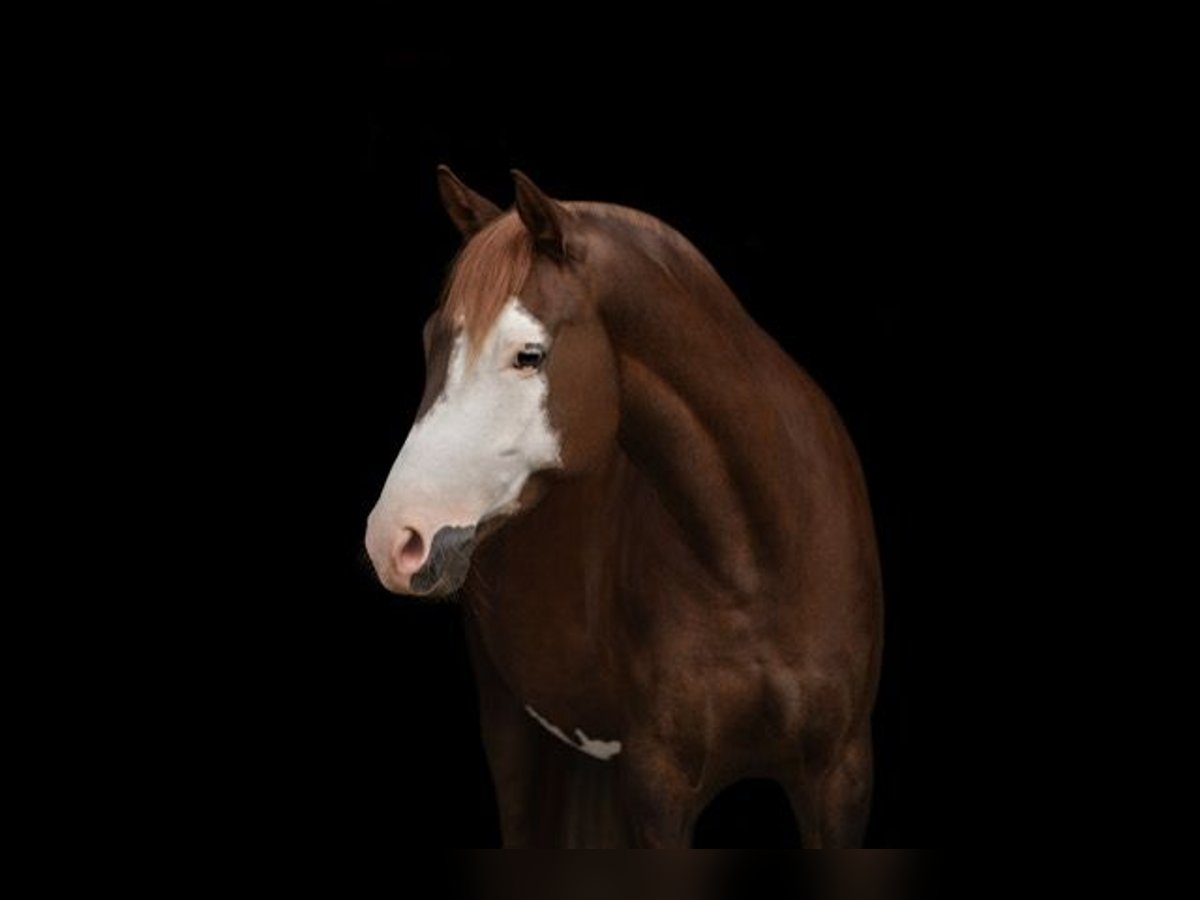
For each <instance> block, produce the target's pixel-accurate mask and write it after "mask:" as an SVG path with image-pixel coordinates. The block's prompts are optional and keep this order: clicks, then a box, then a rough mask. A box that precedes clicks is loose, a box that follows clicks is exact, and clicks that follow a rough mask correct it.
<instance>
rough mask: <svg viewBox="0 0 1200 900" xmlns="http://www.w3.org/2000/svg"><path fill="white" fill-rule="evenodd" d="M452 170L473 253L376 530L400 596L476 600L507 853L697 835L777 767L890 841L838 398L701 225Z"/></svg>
mask: <svg viewBox="0 0 1200 900" xmlns="http://www.w3.org/2000/svg"><path fill="white" fill-rule="evenodd" d="M514 178H515V185H516V203H515V207H514V208H513V209H510V210H508V211H501V210H500V209H499V208H498V207H497V206H495V205H494V204H493V203H491V202H490V201H488V200H486V199H485V198H483V197H482V196H480V195H479V194H477V193H475V192H474V191H472V190H471V189H470V188H468V187H467V186H466V185H464V184H463V183H462V182H461V181H459V179H458V178H457V177H455V176H454V175H453V174H452V173H451V172H450V170H449V169H446V168H444V167H443V168H441V169H440V170H439V187H440V191H441V196H442V199H443V201H444V203H445V206H446V209H447V211H448V212H449V214H450V217H451V219H452V220H453V221H454V223H455V225H457V227H458V229H459V230H460V231H461V232H462V234H463V237H464V245H463V247H462V250H461V252H460V253H459V255H458V258H457V259H456V261H455V263H454V266H453V269H452V271H451V274H450V276H449V278H448V280H447V283H446V286H445V290H444V293H443V296H442V298H441V301H440V303H439V304H438V306H437V308H436V309H435V310H434V312H433V314H432V316H430V318H429V321H428V323H427V324H426V326H425V332H424V342H425V352H426V359H427V366H428V368H427V373H426V389H425V395H424V398H423V400H422V402H421V405H420V408H419V410H418V412H417V417H416V422H415V423H414V425H413V426H412V430H411V432H410V434H409V436H408V438H407V440H406V441H405V443H404V446H403V448H402V449H401V450H400V454H399V456H398V457H397V459H396V461H395V464H394V465H393V466H392V469H391V472H390V473H389V475H388V477H387V481H386V483H385V484H384V487H383V491H382V494H381V496H380V498H379V501H378V503H377V504H376V506H375V508H374V510H372V512H371V514H370V516H369V518H368V521H367V533H366V545H367V550H368V553H369V555H370V557H371V560H372V563H373V564H374V567H375V570H376V572H377V573H378V576H379V579H380V581H381V582H382V583H383V584H384V586H385V587H387V588H388V589H389V590H392V591H394V592H397V593H401V594H413V595H417V596H421V597H427V598H440V597H448V596H461V598H462V599H463V601H464V606H465V610H466V630H467V635H468V641H469V645H470V651H471V656H472V661H473V664H474V668H475V671H476V675H477V679H478V687H479V698H480V716H481V725H482V734H483V741H484V747H485V750H486V753H487V757H488V761H489V765H490V767H491V771H492V776H493V780H494V783H495V787H496V794H497V802H498V807H499V813H500V823H501V829H502V832H503V838H504V844H505V846H506V847H622V846H626V847H628V846H633V847H664V848H666V847H688V846H690V843H691V834H692V828H693V825H694V823H695V821H696V819H697V817H698V816H699V814H700V813H701V812H702V810H703V809H704V807H705V806H706V805H707V804H708V803H709V801H710V800H711V799H712V798H713V797H715V796H716V794H717V793H719V792H720V791H721V790H723V789H724V788H726V787H727V786H729V785H731V784H734V783H736V782H738V781H740V780H741V779H744V778H751V777H758V778H763V777H765V778H771V779H775V780H776V781H778V783H779V784H781V785H782V786H783V788H784V789H785V791H786V792H787V794H788V796H789V797H790V799H791V801H792V806H793V809H794V811H795V814H796V817H797V821H798V823H799V826H800V833H801V835H802V839H803V842H804V846H805V847H806V848H810V849H816V848H853V847H858V846H861V841H862V836H863V831H864V828H865V824H866V819H867V814H868V808H869V804H870V795H871V782H872V758H871V734H870V713H871V708H872V706H873V703H874V698H875V692H876V685H877V682H878V676H879V662H880V646H881V622H882V600H881V585H880V572H879V561H878V554H877V550H876V544H875V537H874V529H873V525H872V521H871V512H870V506H869V504H868V500H867V492H866V487H865V484H864V480H863V476H862V472H861V469H860V466H859V463H858V460H857V456H856V454H855V451H854V448H853V446H852V444H851V442H850V439H849V437H848V436H847V434H846V431H845V429H844V427H843V426H842V424H841V422H840V420H839V418H838V416H837V413H836V412H835V411H834V409H833V407H832V405H831V404H830V402H829V400H828V399H827V398H826V397H825V395H824V394H823V393H822V392H821V391H820V389H819V388H817V386H816V385H815V384H814V383H813V382H812V380H811V379H809V377H808V376H807V375H806V374H805V373H804V372H803V371H802V370H801V369H800V368H799V367H798V366H797V365H796V364H795V363H794V362H793V361H792V360H791V359H790V358H789V357H788V356H787V355H786V354H785V353H784V352H783V351H782V350H781V349H780V347H779V346H778V345H777V344H776V343H775V342H774V341H773V340H772V339H771V338H770V337H769V336H768V335H767V334H766V333H765V332H763V331H762V330H761V329H760V328H759V327H758V326H757V325H756V324H755V323H754V321H753V320H752V319H751V318H750V317H749V315H748V314H747V313H746V312H745V310H744V309H743V308H742V306H741V305H740V304H739V302H738V300H737V298H736V297H735V296H734V295H733V293H732V291H730V289H729V288H728V287H727V286H726V284H725V283H724V282H723V281H722V280H721V278H720V276H719V275H718V274H717V273H716V271H715V270H714V269H713V267H712V266H711V265H710V264H709V263H708V261H707V260H705V258H704V257H703V256H702V255H701V254H700V253H699V251H697V250H696V249H695V248H694V247H693V246H692V245H691V244H690V243H689V242H688V241H687V240H686V239H685V238H684V237H683V236H682V235H680V234H679V233H678V232H677V231H675V230H673V229H671V228H670V227H668V226H667V225H665V224H663V223H662V222H661V221H659V220H657V219H655V218H653V217H651V216H649V215H646V214H644V213H641V212H636V211H634V210H631V209H626V208H623V207H619V206H613V205H608V204H601V203H578V202H560V201H557V200H554V199H552V198H550V197H548V196H547V195H546V194H545V193H543V192H542V191H541V190H539V189H538V188H537V187H536V186H535V185H534V184H533V182H531V181H530V180H529V179H528V178H527V177H526V176H524V175H523V174H521V173H519V172H516V173H514Z"/></svg>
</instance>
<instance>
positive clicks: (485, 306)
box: [442, 212, 533, 349]
mask: <svg viewBox="0 0 1200 900" xmlns="http://www.w3.org/2000/svg"><path fill="white" fill-rule="evenodd" d="M532 270H533V238H532V236H531V235H530V234H529V232H528V230H526V228H525V226H524V225H523V224H521V220H520V218H519V217H518V216H517V214H516V213H515V212H508V213H505V214H504V215H502V216H499V217H497V218H496V219H495V220H494V221H493V222H491V223H490V224H489V225H488V226H487V227H486V228H484V229H483V230H482V231H480V232H479V233H478V234H477V235H475V237H473V238H472V239H471V240H470V241H469V242H468V243H467V245H466V246H465V247H463V249H462V252H460V253H459V255H458V258H457V259H456V260H455V261H454V266H453V267H452V269H451V271H450V278H449V279H448V281H447V282H446V290H445V295H444V299H443V301H442V305H443V309H444V311H445V314H446V315H447V316H448V317H449V318H450V320H451V322H453V323H454V324H455V325H461V327H462V328H463V330H464V332H465V333H466V335H467V340H468V342H469V343H470V346H471V347H472V348H473V349H478V348H479V346H480V344H481V343H482V342H483V339H484V337H486V335H487V333H488V330H489V329H490V328H491V326H492V323H494V322H495V321H496V318H497V316H499V315H500V311H501V310H502V309H503V308H504V305H505V303H507V302H508V300H509V298H510V297H515V296H518V295H519V294H520V292H521V290H522V289H523V288H524V287H525V283H526V282H527V281H528V280H529V273H530V272H531V271H532Z"/></svg>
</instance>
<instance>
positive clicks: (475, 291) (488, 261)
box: [442, 201, 715, 350]
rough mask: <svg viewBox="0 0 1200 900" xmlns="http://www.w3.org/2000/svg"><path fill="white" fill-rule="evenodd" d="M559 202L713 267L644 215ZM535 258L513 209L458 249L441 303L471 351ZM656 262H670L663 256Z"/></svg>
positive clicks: (672, 232)
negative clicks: (616, 224) (462, 330)
mask: <svg viewBox="0 0 1200 900" xmlns="http://www.w3.org/2000/svg"><path fill="white" fill-rule="evenodd" d="M563 206H565V207H567V209H569V210H570V211H572V212H574V213H576V214H582V215H584V216H587V217H589V218H592V219H593V220H594V219H601V220H608V221H614V222H617V223H619V224H621V225H624V226H628V228H629V229H630V230H632V231H636V232H640V233H642V234H648V235H650V236H652V237H653V238H657V239H658V241H657V242H658V244H659V246H663V247H667V248H670V249H671V250H672V251H673V252H674V254H678V256H677V258H683V259H687V260H689V261H690V262H691V263H692V264H693V265H696V264H699V265H700V266H702V267H704V268H711V266H710V264H709V263H708V261H707V260H706V259H705V258H704V257H703V255H701V254H700V252H699V251H698V250H696V248H695V247H694V246H692V244H691V243H690V242H689V241H688V240H687V238H685V237H684V236H683V235H682V234H680V233H679V232H678V231H676V230H675V229H674V228H672V227H671V226H670V225H667V224H666V223H665V222H663V221H662V220H660V219H656V218H655V217H654V216H652V215H649V214H648V213H644V212H641V211H640V210H636V209H631V208H629V207H626V206H618V205H616V204H612V203H591V202H583V201H573V202H566V203H563ZM644 249H647V250H649V249H650V248H649V247H646V248H644ZM533 262H534V246H533V237H532V236H531V235H530V233H529V231H528V230H527V229H526V228H525V225H524V224H523V223H522V222H521V218H520V216H518V215H517V213H516V212H515V211H514V210H509V211H507V212H505V213H503V214H502V215H500V216H497V217H496V218H495V219H493V220H492V221H491V222H489V223H488V224H487V225H486V226H485V227H484V228H483V229H482V230H481V231H479V232H478V233H477V234H476V235H475V236H474V237H472V238H471V240H469V241H468V242H467V243H466V245H465V246H464V247H463V248H462V250H461V251H460V252H459V254H458V256H457V257H456V258H455V260H454V263H453V265H452V266H451V269H450V277H449V278H448V279H447V281H446V287H445V292H444V294H443V298H442V307H443V309H444V311H445V313H446V314H447V315H448V316H449V317H450V319H451V321H453V322H454V323H455V324H459V325H462V327H463V329H464V330H465V332H466V334H467V339H468V341H469V342H470V345H471V347H472V348H473V349H476V350H477V349H478V348H479V345H480V343H481V342H482V341H483V339H484V337H485V336H486V335H487V333H488V330H489V329H490V328H491V326H492V323H493V322H495V321H496V317H497V316H499V315H500V310H501V309H503V308H504V304H505V303H507V302H508V300H509V298H510V297H513V296H517V295H519V294H520V292H521V291H522V290H523V289H524V287H525V284H526V282H527V281H528V280H529V275H530V273H531V272H532V271H533ZM658 262H659V264H660V265H663V266H664V267H666V266H668V263H667V261H666V260H664V259H659V260H658ZM714 274H715V273H714Z"/></svg>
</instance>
